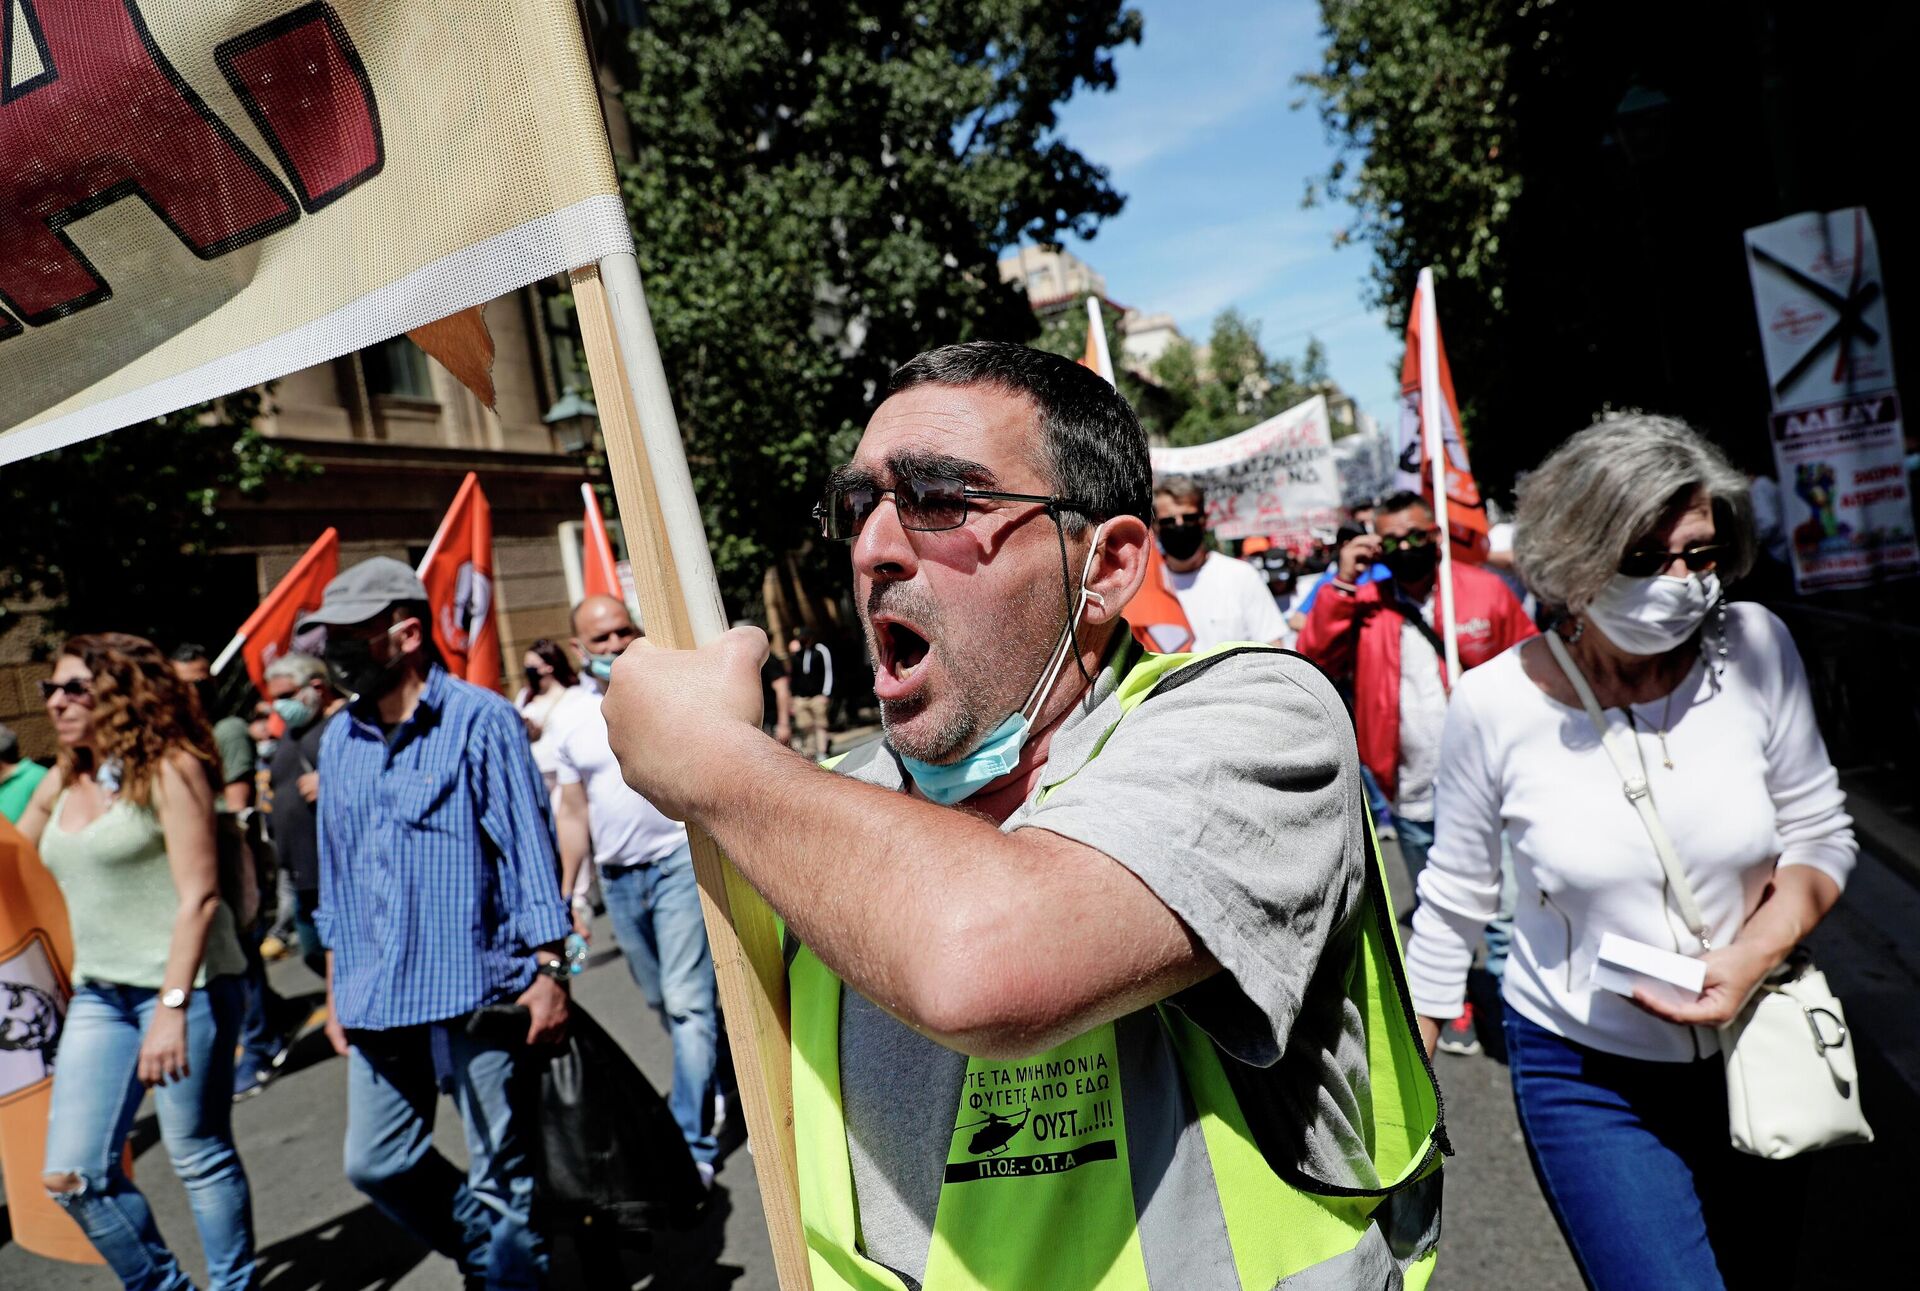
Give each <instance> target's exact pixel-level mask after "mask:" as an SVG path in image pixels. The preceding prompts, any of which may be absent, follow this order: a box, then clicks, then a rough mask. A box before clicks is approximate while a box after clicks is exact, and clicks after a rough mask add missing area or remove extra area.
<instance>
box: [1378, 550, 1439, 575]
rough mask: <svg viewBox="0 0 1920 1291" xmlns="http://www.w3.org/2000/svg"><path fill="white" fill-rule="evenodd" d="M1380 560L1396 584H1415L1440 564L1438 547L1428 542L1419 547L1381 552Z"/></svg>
mask: <svg viewBox="0 0 1920 1291" xmlns="http://www.w3.org/2000/svg"><path fill="white" fill-rule="evenodd" d="M1380 560H1381V562H1382V563H1383V564H1385V565H1386V567H1387V571H1388V572H1389V573H1391V574H1392V575H1393V577H1394V579H1395V581H1397V582H1402V583H1417V582H1419V581H1420V580H1421V579H1423V578H1425V577H1426V576H1427V575H1428V574H1431V573H1432V572H1433V569H1434V566H1436V565H1438V564H1439V563H1440V545H1439V543H1437V542H1430V543H1427V544H1425V545H1424V546H1419V547H1400V548H1397V549H1395V550H1393V551H1389V552H1383V553H1382V554H1381V556H1380Z"/></svg>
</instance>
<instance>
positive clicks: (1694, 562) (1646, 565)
mask: <svg viewBox="0 0 1920 1291" xmlns="http://www.w3.org/2000/svg"><path fill="white" fill-rule="evenodd" d="M1725 550H1726V548H1725V547H1724V546H1721V545H1718V544H1713V545H1709V546H1706V547H1689V548H1687V549H1686V550H1685V551H1630V552H1628V553H1627V554H1626V555H1624V556H1622V557H1621V558H1620V572H1621V573H1622V574H1624V575H1626V576H1627V577H1628V578H1652V577H1653V576H1654V575H1655V574H1658V573H1659V572H1660V571H1661V570H1663V569H1665V568H1667V567H1668V566H1669V565H1671V564H1673V562H1674V561H1676V560H1679V561H1684V562H1686V566H1687V568H1688V569H1689V570H1690V571H1692V572H1693V573H1696V574H1697V573H1699V572H1700V571H1701V570H1703V569H1712V568H1713V567H1714V565H1715V564H1716V563H1718V562H1719V560H1720V553H1721V552H1723V551H1725Z"/></svg>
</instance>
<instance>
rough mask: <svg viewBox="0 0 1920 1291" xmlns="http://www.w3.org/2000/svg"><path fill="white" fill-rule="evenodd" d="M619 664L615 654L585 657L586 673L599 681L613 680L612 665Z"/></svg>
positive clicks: (618, 658)
mask: <svg viewBox="0 0 1920 1291" xmlns="http://www.w3.org/2000/svg"><path fill="white" fill-rule="evenodd" d="M619 662H620V656H619V655H617V654H590V655H588V656H587V671H588V672H590V673H592V674H593V675H594V676H595V677H598V678H599V679H600V680H601V681H611V680H613V665H614V664H616V663H619Z"/></svg>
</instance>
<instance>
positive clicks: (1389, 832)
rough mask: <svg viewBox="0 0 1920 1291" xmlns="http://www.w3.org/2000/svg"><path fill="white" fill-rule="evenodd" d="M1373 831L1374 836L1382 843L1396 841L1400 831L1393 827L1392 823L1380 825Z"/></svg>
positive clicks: (1398, 839)
mask: <svg viewBox="0 0 1920 1291" xmlns="http://www.w3.org/2000/svg"><path fill="white" fill-rule="evenodd" d="M1373 832H1374V837H1376V838H1378V839H1379V840H1380V841H1381V842H1383V843H1397V842H1399V841H1400V831H1399V830H1397V829H1395V828H1394V827H1393V826H1392V825H1382V826H1380V828H1378V829H1376V830H1374V831H1373Z"/></svg>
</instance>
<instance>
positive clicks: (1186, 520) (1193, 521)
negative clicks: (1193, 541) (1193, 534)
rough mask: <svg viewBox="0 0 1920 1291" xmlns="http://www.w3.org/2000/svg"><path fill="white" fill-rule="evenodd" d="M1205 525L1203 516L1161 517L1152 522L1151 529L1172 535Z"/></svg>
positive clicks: (1205, 519)
mask: <svg viewBox="0 0 1920 1291" xmlns="http://www.w3.org/2000/svg"><path fill="white" fill-rule="evenodd" d="M1206 523H1207V518H1206V517H1205V516H1203V515H1179V516H1161V517H1159V518H1158V519H1156V520H1155V521H1154V522H1153V527H1154V528H1155V529H1158V530H1159V531H1160V532H1161V533H1174V532H1177V531H1179V530H1181V529H1198V528H1201V527H1202V526H1204V525H1205V524H1206Z"/></svg>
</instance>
